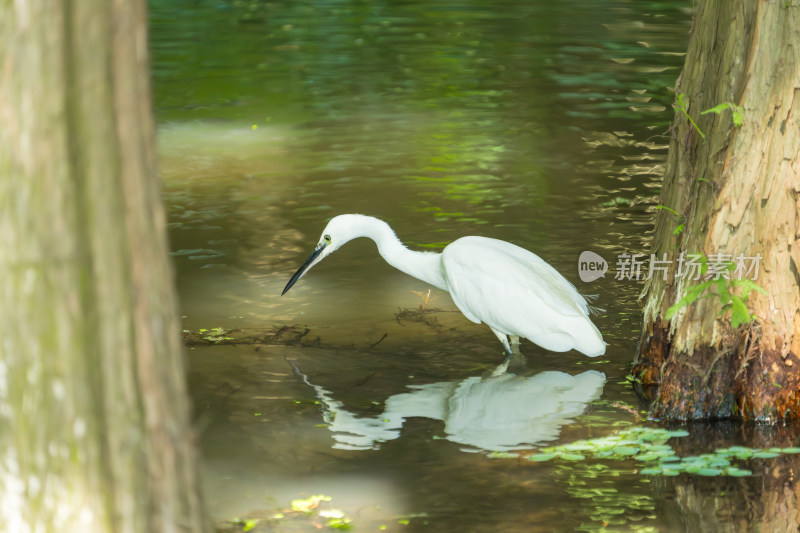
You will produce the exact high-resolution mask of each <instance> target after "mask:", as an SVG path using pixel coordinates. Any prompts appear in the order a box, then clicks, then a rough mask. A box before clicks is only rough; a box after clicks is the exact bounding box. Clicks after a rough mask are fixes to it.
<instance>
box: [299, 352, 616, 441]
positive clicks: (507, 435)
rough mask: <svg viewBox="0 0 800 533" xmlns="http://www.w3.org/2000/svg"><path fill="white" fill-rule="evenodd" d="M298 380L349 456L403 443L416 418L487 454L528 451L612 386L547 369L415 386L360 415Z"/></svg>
mask: <svg viewBox="0 0 800 533" xmlns="http://www.w3.org/2000/svg"><path fill="white" fill-rule="evenodd" d="M295 370H296V371H297V368H296V367H295ZM298 374H299V371H298ZM299 375H300V376H301V377H302V378H303V380H304V381H305V382H306V383H307V384H308V385H310V386H311V387H313V388H314V390H315V391H316V393H317V397H318V398H319V400H320V403H321V404H322V411H323V419H324V420H325V422H326V423H327V424H328V428H329V429H330V430H331V432H332V433H333V438H334V440H335V441H336V443H335V444H334V446H333V447H334V448H341V449H349V450H364V449H376V448H378V446H379V443H381V442H386V441H389V440H393V439H396V438H398V437H399V436H400V430H401V429H402V427H403V424H404V422H405V420H406V419H407V418H410V417H414V416H419V417H426V418H433V419H436V420H442V421H443V422H444V429H445V433H446V434H447V439H448V440H450V441H452V442H457V443H459V444H464V445H466V446H471V447H474V448H478V449H482V450H487V451H510V450H518V449H525V448H530V447H531V446H532V445H535V444H538V443H540V442H546V441H551V440H554V439H556V438H557V437H558V435H559V431H560V429H561V426H563V425H564V424H568V423H569V422H570V421H571V419H572V418H574V417H576V416H578V415H580V414H581V413H582V412H583V410H584V409H585V408H586V404H588V403H589V402H591V401H592V400H595V399H597V398H599V397H600V395H601V394H602V392H603V385H604V384H605V380H606V377H605V374H602V373H600V372H596V371H594V370H590V371H587V372H584V373H582V374H578V375H577V376H571V375H569V374H566V373H564V372H556V371H547V372H542V373H540V374H536V375H535V376H515V375H513V374H503V375H499V376H491V377H488V378H480V377H471V378H467V379H465V380H463V381H449V382H441V383H430V384H428V385H414V386H411V387H410V388H411V391H410V392H405V393H402V394H395V395H394V396H391V397H389V399H388V400H386V404H385V409H384V411H383V413H382V414H380V415H378V416H374V417H357V416H355V415H353V414H352V413H350V412H348V411H347V410H346V409H344V405H343V404H342V403H341V402H339V401H337V400H334V399H333V398H332V397H331V394H330V393H329V392H328V391H326V390H325V389H323V388H322V387H320V386H318V385H313V384H312V383H310V382H309V381H308V379H307V378H306V376H304V375H302V374H299Z"/></svg>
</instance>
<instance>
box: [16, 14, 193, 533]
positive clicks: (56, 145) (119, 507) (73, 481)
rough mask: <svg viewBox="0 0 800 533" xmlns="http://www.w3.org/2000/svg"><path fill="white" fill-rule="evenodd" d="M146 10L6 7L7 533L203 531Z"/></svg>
mask: <svg viewBox="0 0 800 533" xmlns="http://www.w3.org/2000/svg"><path fill="white" fill-rule="evenodd" d="M146 24H147V18H146V6H145V3H144V1H139V0H115V1H113V2H107V1H106V0H73V1H70V2H52V1H49V0H25V1H17V2H13V1H11V0H0V300H1V301H2V304H0V517H2V519H0V520H1V521H2V523H1V524H0V529H3V527H5V529H3V530H4V531H9V532H11V531H13V532H15V533H24V532H29V531H36V532H46V531H58V532H72V531H80V532H89V531H91V532H93V533H94V532H111V531H113V532H131V533H139V532H145V531H146V532H167V531H169V532H177V531H203V530H205V520H204V518H203V514H202V505H201V498H200V488H199V482H198V478H197V473H196V470H195V468H196V462H197V461H196V453H195V451H194V448H193V443H192V441H191V434H192V432H191V427H190V423H189V403H188V398H187V392H186V385H185V381H184V380H185V375H184V367H183V359H182V358H183V353H182V347H181V344H180V340H179V317H178V315H177V306H176V301H175V297H174V291H173V276H172V271H171V267H170V263H169V262H168V253H167V243H166V232H165V215H164V210H163V208H162V205H161V198H160V186H159V183H158V180H157V176H156V163H155V154H154V126H153V120H152V108H151V100H150V82H149V65H148V43H147V31H146V30H147V26H146Z"/></svg>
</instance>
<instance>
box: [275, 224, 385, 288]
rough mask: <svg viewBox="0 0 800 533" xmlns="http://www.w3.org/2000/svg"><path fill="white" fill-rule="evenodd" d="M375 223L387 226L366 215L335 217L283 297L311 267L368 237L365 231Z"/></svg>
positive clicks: (287, 285) (290, 282) (326, 227)
mask: <svg viewBox="0 0 800 533" xmlns="http://www.w3.org/2000/svg"><path fill="white" fill-rule="evenodd" d="M375 223H379V224H385V223H384V222H382V221H380V220H378V219H376V218H372V217H368V216H365V215H339V216H336V217H333V218H332V219H331V221H330V222H328V225H327V226H325V229H324V230H323V231H322V235H320V238H319V243H318V244H317V247H316V248H314V251H313V252H311V255H310V256H308V259H306V262H305V263H303V264H302V266H301V267H300V268H299V269H297V272H295V273H294V276H292V279H290V280H289V283H287V284H286V287H284V289H283V292H282V293H281V295H284V294H286V291H288V290H289V289H291V288H292V285H294V284H295V283H297V281H298V280H299V279H300V278H302V277H303V274H305V273H306V272H308V271H309V270H311V267H313V266H314V265H316V264H317V263H319V262H320V261H322V260H323V259H325V258H326V257H328V256H329V255H331V254H332V253H333V252H335V251H336V250H338V249H339V248H341V246H342V245H343V244H344V243H346V242H348V241H351V240H353V239H355V238H357V237H365V236H367V233H365V230H367V228H368V226H370V225H371V224H375Z"/></svg>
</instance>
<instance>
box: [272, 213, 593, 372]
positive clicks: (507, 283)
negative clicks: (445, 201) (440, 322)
mask: <svg viewBox="0 0 800 533" xmlns="http://www.w3.org/2000/svg"><path fill="white" fill-rule="evenodd" d="M358 237H367V238H370V239H372V240H373V241H374V242H375V243H376V244H377V246H378V252H379V253H380V255H381V257H383V258H384V259H385V260H386V262H387V263H389V264H390V265H392V266H393V267H395V268H397V269H398V270H401V271H403V272H405V273H406V274H408V275H410V276H413V277H415V278H417V279H420V280H422V281H425V282H427V283H430V284H431V285H433V286H435V287H438V288H439V289H442V290H445V291H448V292H449V293H450V295H451V296H452V297H453V301H454V302H455V304H456V306H457V307H458V308H459V310H461V312H462V313H463V314H464V316H466V317H467V318H468V319H469V320H471V321H473V322H475V323H478V324H479V323H481V322H483V323H484V324H486V325H487V326H489V327H490V328H491V329H492V331H493V332H494V334H495V335H497V338H498V339H500V341H501V342H502V343H503V346H504V347H505V348H506V350H508V352H509V353H510V352H511V346H510V344H509V340H508V337H511V338H512V342H514V341H517V342H518V337H524V338H526V339H528V340H530V341H532V342H533V343H535V344H537V345H539V346H541V347H542V348H545V349H547V350H551V351H554V352H565V351H567V350H571V349H575V350H578V351H579V352H581V353H583V354H585V355H587V356H589V357H595V356H598V355H601V354H603V353H605V348H606V344H605V342H603V336H602V335H601V334H600V331H599V330H598V329H597V327H596V326H595V325H594V324H593V323H592V321H591V320H590V319H589V309H590V308H589V305H588V304H587V302H586V299H585V298H584V297H583V296H581V294H580V293H579V292H578V291H577V289H575V287H574V286H573V285H572V284H571V283H570V282H569V281H567V280H566V279H565V278H564V277H563V276H562V275H561V274H559V273H558V271H556V270H555V269H554V268H553V267H551V266H550V265H548V264H547V263H546V262H545V261H544V260H542V259H541V258H540V257H539V256H537V255H536V254H534V253H532V252H529V251H528V250H525V249H524V248H520V247H519V246H516V245H514V244H511V243H509V242H505V241H501V240H497V239H490V238H487V237H462V238H460V239H458V240H456V241H454V242H452V243H451V244H449V245H448V246H446V247H445V249H444V251H443V252H442V253H436V252H417V251H413V250H409V249H408V248H406V247H405V246H404V245H403V243H402V242H400V239H398V238H397V236H396V235H395V233H394V231H392V229H391V228H390V227H389V225H388V224H387V223H386V222H384V221H382V220H379V219H377V218H373V217H368V216H364V215H339V216H337V217H334V218H333V219H331V221H330V222H329V223H328V225H327V227H326V228H325V230H324V231H323V232H322V237H321V239H320V241H319V244H318V245H317V247H316V249H315V250H314V252H313V253H312V254H311V256H310V257H309V258H308V260H307V261H306V262H305V263H304V264H303V266H301V267H300V269H299V270H298V271H297V272H296V273H295V275H294V276H292V279H291V280H289V283H287V284H286V287H285V288H284V290H283V293H286V291H288V290H289V289H290V288H291V287H292V285H294V284H295V283H296V282H297V280H299V279H300V278H301V277H302V276H303V274H305V273H306V272H307V271H308V270H309V269H310V268H311V267H313V266H314V265H315V264H317V263H318V262H319V261H321V260H322V259H323V258H325V257H327V256H328V255H330V254H331V253H332V252H334V251H335V250H337V249H338V248H339V247H341V246H342V245H343V244H344V243H346V242H348V241H350V240H352V239H355V238H358Z"/></svg>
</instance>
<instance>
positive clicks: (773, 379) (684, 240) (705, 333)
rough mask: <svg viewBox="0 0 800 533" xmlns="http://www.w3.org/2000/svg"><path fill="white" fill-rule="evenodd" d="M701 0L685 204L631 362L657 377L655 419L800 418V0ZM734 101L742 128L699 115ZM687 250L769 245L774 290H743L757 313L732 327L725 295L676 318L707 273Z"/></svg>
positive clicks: (681, 86) (758, 250)
mask: <svg viewBox="0 0 800 533" xmlns="http://www.w3.org/2000/svg"><path fill="white" fill-rule="evenodd" d="M696 7H697V11H696V14H695V21H694V26H693V28H692V32H691V37H690V40H689V49H688V53H687V56H686V63H685V65H684V68H683V72H682V73H681V75H680V78H679V79H678V82H677V84H676V88H675V93H676V95H683V97H682V99H683V103H684V104H685V106H686V111H687V113H688V115H689V116H691V117H692V119H693V120H694V122H695V123H696V124H697V127H695V125H693V124H692V123H691V122H690V120H689V119H688V118H687V114H684V113H683V112H682V111H681V110H680V100H678V101H677V102H678V103H677V104H676V113H675V121H674V123H673V127H672V139H671V143H670V150H669V157H668V163H667V170H666V175H665V177H664V187H663V190H662V193H661V200H660V201H661V204H662V205H664V206H666V207H669V208H670V209H672V210H674V211H675V212H677V215H676V214H673V213H671V212H669V211H668V210H666V209H662V210H661V211H660V213H659V215H658V219H657V221H656V232H655V238H654V242H653V249H652V252H653V253H654V254H655V256H656V258H657V259H661V258H662V257H663V255H662V254H667V257H668V259H671V260H672V262H671V264H670V265H669V268H668V270H667V272H666V276H661V275H655V276H653V277H652V278H651V279H650V280H648V282H647V284H646V286H645V289H644V292H643V294H642V297H643V298H644V301H645V305H644V328H643V333H642V337H641V340H640V347H639V354H638V357H637V359H636V366H635V368H634V372H635V373H636V374H637V375H639V376H641V379H642V381H643V383H644V385H645V388H647V387H648V386H649V385H657V387H658V392H657V400H656V402H655V404H654V407H653V411H652V414H653V415H654V416H656V417H660V418H673V419H697V418H742V419H749V420H781V419H787V418H797V417H798V416H800V360H799V359H798V357H800V275H799V274H798V271H799V270H800V241H799V240H798V239H800V212H799V207H800V206H799V204H798V199H799V198H800V1H798V0H791V1H785V0H781V1H779V0H758V1H755V0H700V1H698V2H697V6H696ZM725 102H730V103H733V104H736V105H738V106H741V108H742V109H743V116H742V124H741V126H738V127H737V126H735V125H734V122H733V121H732V117H733V113H732V112H731V110H730V109H725V110H723V111H722V112H721V113H720V114H718V115H717V114H713V113H709V114H703V115H701V112H702V111H704V110H707V109H709V108H712V107H714V106H717V105H718V104H722V103H725ZM698 129H699V130H701V131H702V132H703V133H705V138H703V137H702V136H701V134H700V132H699V131H698ZM680 224H684V226H683V229H682V231H681V230H680V229H679V228H678V226H679V225H680ZM681 252H686V253H699V254H705V256H707V257H709V258H712V256H713V254H727V255H729V256H731V258H732V259H734V261H735V258H736V256H737V255H738V254H743V255H744V256H746V257H756V256H757V255H758V254H760V256H761V259H760V261H750V264H749V265H748V266H752V265H753V263H757V264H758V266H759V271H758V277H757V278H756V279H755V283H757V284H758V285H760V286H761V287H763V288H764V289H765V290H766V294H760V293H755V292H754V293H752V294H751V296H750V297H749V300H747V302H746V305H747V307H748V308H749V310H750V312H751V313H752V315H753V316H754V318H755V320H754V321H753V322H752V323H749V322H745V323H744V324H743V325H741V326H738V327H735V328H734V327H733V325H732V323H731V320H730V318H731V310H730V309H727V308H723V306H722V302H721V301H720V298H718V297H707V298H702V299H699V300H697V301H695V302H694V303H692V304H691V305H688V306H686V307H684V308H683V309H682V310H681V311H680V312H678V313H677V314H676V315H675V316H674V317H672V319H667V309H668V308H669V307H670V306H671V305H673V304H675V303H676V302H678V301H680V299H681V298H682V297H683V296H684V295H685V294H687V289H690V288H691V287H692V286H693V285H696V284H697V283H699V282H698V281H690V280H688V278H687V277H682V276H681V275H680V274H679V272H678V270H677V269H678V263H679V261H678V260H679V257H680V256H679V254H680V253H681ZM737 290H738V289H737ZM712 292H713V291H712ZM739 294H741V293H739ZM740 309H741V307H740Z"/></svg>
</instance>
